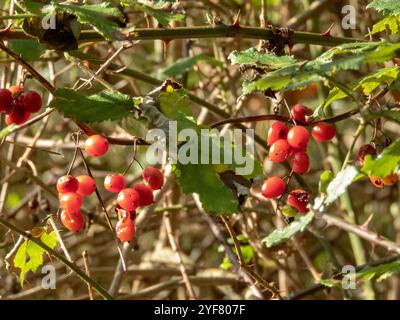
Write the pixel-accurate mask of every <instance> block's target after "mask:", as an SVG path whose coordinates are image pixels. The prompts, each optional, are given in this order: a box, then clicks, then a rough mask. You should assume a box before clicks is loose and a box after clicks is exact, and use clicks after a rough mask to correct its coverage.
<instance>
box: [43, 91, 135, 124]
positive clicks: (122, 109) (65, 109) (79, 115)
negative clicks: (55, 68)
mask: <svg viewBox="0 0 400 320" xmlns="http://www.w3.org/2000/svg"><path fill="white" fill-rule="evenodd" d="M51 106H53V107H54V108H56V109H57V110H58V111H60V112H61V113H63V114H64V115H65V116H66V117H68V118H73V119H78V120H81V121H83V122H88V123H91V122H101V121H105V120H119V119H122V118H124V117H127V116H129V115H130V111H131V110H132V108H133V99H132V97H130V96H128V95H125V94H122V93H119V92H118V91H103V92H101V93H99V94H95V95H91V96H84V95H81V94H79V93H78V92H76V91H75V90H72V89H66V88H62V89H57V90H56V92H55V93H54V99H53V100H52V102H51Z"/></svg>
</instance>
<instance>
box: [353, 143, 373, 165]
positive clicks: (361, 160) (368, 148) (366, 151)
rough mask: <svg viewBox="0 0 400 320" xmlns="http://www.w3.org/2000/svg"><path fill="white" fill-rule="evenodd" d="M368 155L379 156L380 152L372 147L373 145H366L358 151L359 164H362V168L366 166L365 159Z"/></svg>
mask: <svg viewBox="0 0 400 320" xmlns="http://www.w3.org/2000/svg"><path fill="white" fill-rule="evenodd" d="M367 154H370V155H371V156H376V155H377V154H378V151H377V150H376V148H375V147H374V146H373V145H371V144H365V145H363V146H362V147H361V148H360V150H358V157H357V158H358V162H359V163H360V165H361V166H363V165H364V158H365V156H366V155H367Z"/></svg>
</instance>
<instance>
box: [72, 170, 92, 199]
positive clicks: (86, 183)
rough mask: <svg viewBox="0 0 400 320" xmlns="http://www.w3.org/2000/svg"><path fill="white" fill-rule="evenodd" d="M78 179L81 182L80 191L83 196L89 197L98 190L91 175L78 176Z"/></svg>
mask: <svg viewBox="0 0 400 320" xmlns="http://www.w3.org/2000/svg"><path fill="white" fill-rule="evenodd" d="M76 179H77V180H78V182H79V188H78V191H77V192H78V193H79V194H80V195H81V196H85V197H88V196H90V195H91V194H92V193H93V192H95V191H96V181H94V179H93V178H92V177H91V176H86V175H83V176H78V177H76Z"/></svg>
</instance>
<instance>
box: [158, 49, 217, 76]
mask: <svg viewBox="0 0 400 320" xmlns="http://www.w3.org/2000/svg"><path fill="white" fill-rule="evenodd" d="M200 61H206V62H210V63H211V64H214V65H217V66H219V67H223V63H222V62H221V61H219V60H217V59H214V58H212V57H210V56H208V55H206V54H204V53H201V54H198V55H196V56H193V57H188V58H182V59H178V60H177V61H176V62H175V63H174V64H173V65H171V66H169V67H167V68H164V69H162V70H161V74H162V75H164V76H167V77H178V76H181V75H183V74H184V73H185V72H188V71H190V70H191V69H192V68H193V66H194V65H196V64H197V63H198V62H200Z"/></svg>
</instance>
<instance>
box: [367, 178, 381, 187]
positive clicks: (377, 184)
mask: <svg viewBox="0 0 400 320" xmlns="http://www.w3.org/2000/svg"><path fill="white" fill-rule="evenodd" d="M369 180H370V181H371V183H372V184H373V185H374V186H375V187H377V188H379V189H382V188H383V186H384V184H383V181H382V178H380V177H375V176H369Z"/></svg>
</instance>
